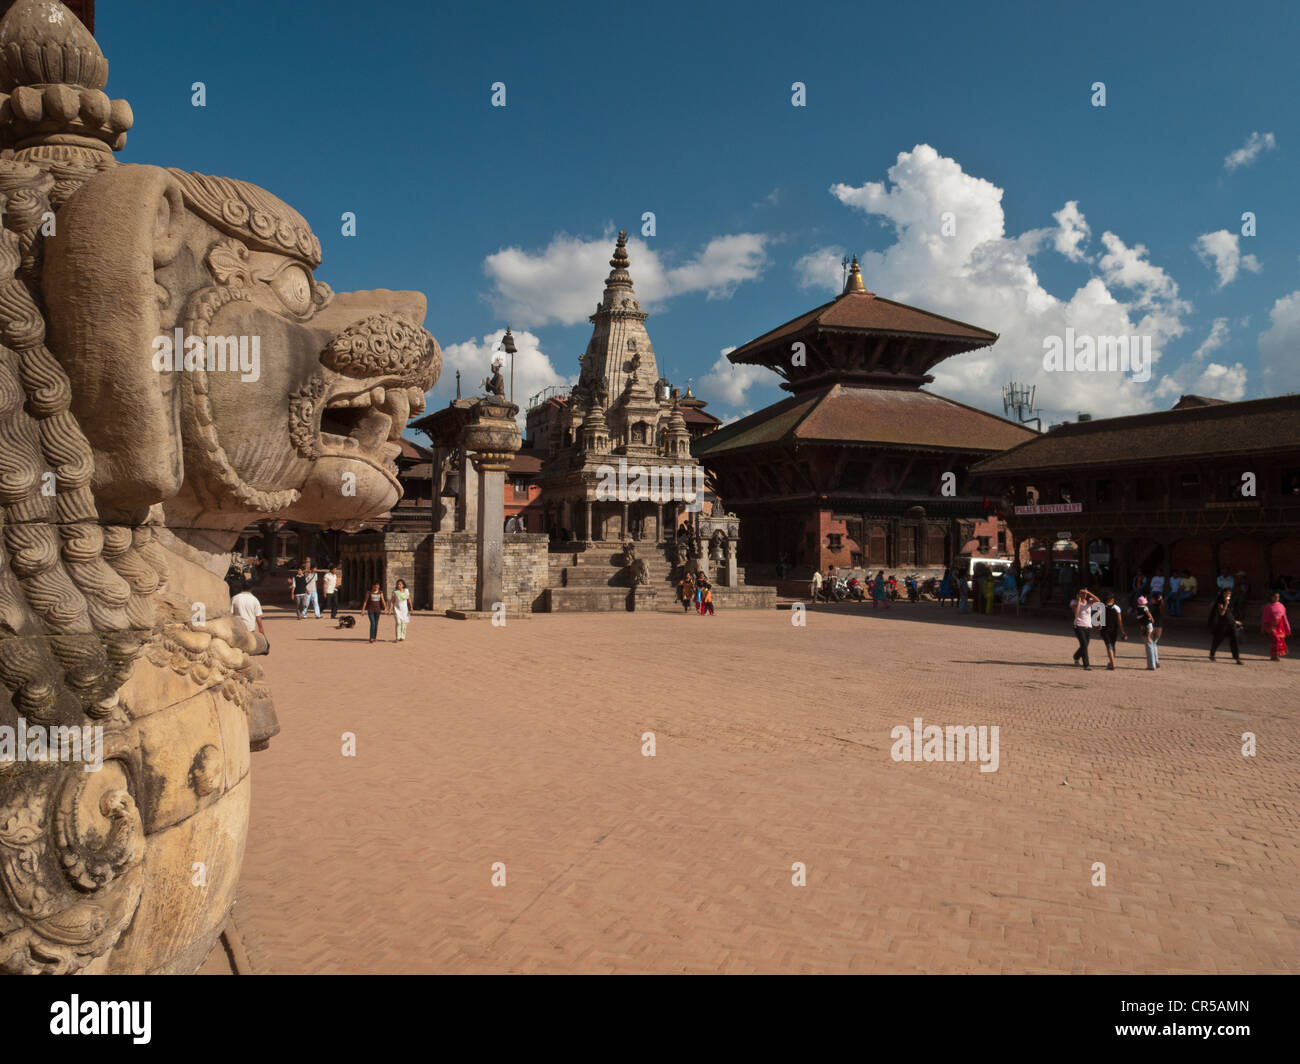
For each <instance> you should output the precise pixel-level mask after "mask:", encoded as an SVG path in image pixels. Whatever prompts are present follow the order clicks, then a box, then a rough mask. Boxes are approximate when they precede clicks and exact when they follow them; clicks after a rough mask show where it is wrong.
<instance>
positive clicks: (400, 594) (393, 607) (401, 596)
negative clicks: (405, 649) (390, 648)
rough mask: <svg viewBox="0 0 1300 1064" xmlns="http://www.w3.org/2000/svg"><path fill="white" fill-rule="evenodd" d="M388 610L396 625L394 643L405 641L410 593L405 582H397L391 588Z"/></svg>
mask: <svg viewBox="0 0 1300 1064" xmlns="http://www.w3.org/2000/svg"><path fill="white" fill-rule="evenodd" d="M388 610H389V612H390V613H392V615H393V621H394V623H395V624H396V625H397V639H396V640H395V642H398V643H400V642H402V641H403V640H404V639H406V626H407V625H408V624H410V623H411V593H410V592H409V591H407V590H406V581H405V580H398V581H397V584H396V586H395V587H394V588H393V598H392V601H391V602H389V604H388Z"/></svg>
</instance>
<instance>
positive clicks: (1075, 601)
mask: <svg viewBox="0 0 1300 1064" xmlns="http://www.w3.org/2000/svg"><path fill="white" fill-rule="evenodd" d="M1096 601H1097V596H1096V595H1094V594H1093V593H1092V592H1091V591H1089V590H1088V589H1087V588H1086V587H1081V588H1079V593H1078V594H1077V595H1075V597H1074V598H1072V599H1071V600H1070V609H1071V610H1073V611H1074V638H1075V639H1077V640H1078V641H1079V649H1078V650H1076V651H1075V652H1074V663H1075V664H1076V665H1079V664H1082V665H1083V667H1084V668H1085V669H1091V668H1092V663H1091V662H1090V661H1089V660H1088V640H1089V639H1091V638H1092V604H1093V603H1094V602H1096Z"/></svg>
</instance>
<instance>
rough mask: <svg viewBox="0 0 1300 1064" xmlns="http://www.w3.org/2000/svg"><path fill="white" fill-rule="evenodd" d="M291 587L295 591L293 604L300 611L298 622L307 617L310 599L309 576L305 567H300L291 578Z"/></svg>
mask: <svg viewBox="0 0 1300 1064" xmlns="http://www.w3.org/2000/svg"><path fill="white" fill-rule="evenodd" d="M289 587H290V589H291V590H292V591H293V603H294V606H295V607H296V608H297V611H298V620H300V621H301V620H302V619H303V618H304V617H306V616H307V603H308V602H309V601H311V600H310V598H309V597H308V595H307V574H306V573H305V572H304V571H303V567H302V566H301V565H300V566H298V571H297V572H296V573H294V574H293V576H291V577H290V578H289Z"/></svg>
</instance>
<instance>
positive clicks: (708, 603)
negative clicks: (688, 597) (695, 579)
mask: <svg viewBox="0 0 1300 1064" xmlns="http://www.w3.org/2000/svg"><path fill="white" fill-rule="evenodd" d="M706 613H707V614H709V615H710V616H713V585H712V584H710V583H709V581H708V580H707V579H705V580H704V581H703V582H702V583H701V584H700V616H701V617H703V616H704V615H705V614H706Z"/></svg>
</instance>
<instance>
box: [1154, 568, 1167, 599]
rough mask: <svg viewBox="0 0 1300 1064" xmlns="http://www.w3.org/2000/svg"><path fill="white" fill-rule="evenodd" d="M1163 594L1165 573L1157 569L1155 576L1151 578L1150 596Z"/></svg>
mask: <svg viewBox="0 0 1300 1064" xmlns="http://www.w3.org/2000/svg"><path fill="white" fill-rule="evenodd" d="M1164 593H1165V571H1164V570H1163V569H1157V570H1156V575H1155V576H1153V577H1152V578H1151V594H1153V595H1163V594H1164Z"/></svg>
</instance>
